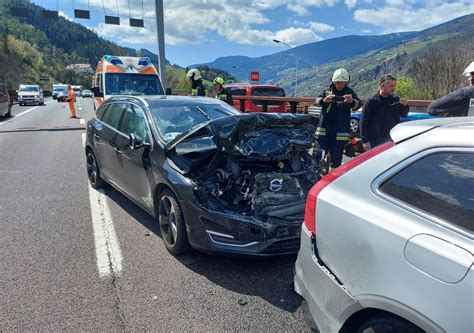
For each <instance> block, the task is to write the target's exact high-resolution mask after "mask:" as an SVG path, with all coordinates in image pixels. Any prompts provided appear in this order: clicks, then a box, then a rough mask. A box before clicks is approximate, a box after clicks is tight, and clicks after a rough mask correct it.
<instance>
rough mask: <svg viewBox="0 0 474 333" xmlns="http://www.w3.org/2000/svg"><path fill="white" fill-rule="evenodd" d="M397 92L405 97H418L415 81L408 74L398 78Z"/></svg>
mask: <svg viewBox="0 0 474 333" xmlns="http://www.w3.org/2000/svg"><path fill="white" fill-rule="evenodd" d="M397 94H398V95H399V96H400V97H403V98H407V99H416V98H417V92H416V89H415V81H413V79H412V78H411V77H407V76H405V77H401V78H399V79H398V80H397Z"/></svg>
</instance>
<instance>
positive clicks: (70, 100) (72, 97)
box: [66, 84, 77, 119]
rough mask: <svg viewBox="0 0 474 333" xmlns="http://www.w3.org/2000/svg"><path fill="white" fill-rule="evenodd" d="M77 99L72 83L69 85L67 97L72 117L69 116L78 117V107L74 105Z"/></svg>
mask: <svg viewBox="0 0 474 333" xmlns="http://www.w3.org/2000/svg"><path fill="white" fill-rule="evenodd" d="M75 100H76V95H75V94H74V89H72V86H71V85H70V84H68V85H67V99H66V102H68V103H69V109H70V110H71V117H69V118H76V119H77V116H76V108H75V106H74V102H75Z"/></svg>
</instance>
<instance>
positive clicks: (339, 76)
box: [332, 68, 351, 83]
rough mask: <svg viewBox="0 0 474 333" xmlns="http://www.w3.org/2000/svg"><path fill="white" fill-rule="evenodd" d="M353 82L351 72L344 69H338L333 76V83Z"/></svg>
mask: <svg viewBox="0 0 474 333" xmlns="http://www.w3.org/2000/svg"><path fill="white" fill-rule="evenodd" d="M350 80H351V77H350V75H349V72H348V71H347V70H345V69H344V68H339V69H336V71H335V72H334V74H333V75H332V82H346V83H348V82H349V81H350Z"/></svg>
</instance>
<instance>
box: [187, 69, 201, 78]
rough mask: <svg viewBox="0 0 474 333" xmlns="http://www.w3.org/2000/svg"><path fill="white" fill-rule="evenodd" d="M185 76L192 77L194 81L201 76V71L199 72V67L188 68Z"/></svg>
mask: <svg viewBox="0 0 474 333" xmlns="http://www.w3.org/2000/svg"><path fill="white" fill-rule="evenodd" d="M186 77H187V78H188V79H193V80H194V81H197V80H199V79H200V78H201V72H199V69H197V68H193V69H190V70H189V72H188V74H186Z"/></svg>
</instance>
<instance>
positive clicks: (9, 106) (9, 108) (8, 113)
mask: <svg viewBox="0 0 474 333" xmlns="http://www.w3.org/2000/svg"><path fill="white" fill-rule="evenodd" d="M11 116H12V105H11V104H10V105H8V112H7V113H6V114H5V117H7V118H10V117H11Z"/></svg>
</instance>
